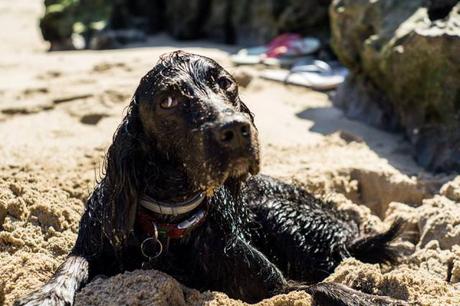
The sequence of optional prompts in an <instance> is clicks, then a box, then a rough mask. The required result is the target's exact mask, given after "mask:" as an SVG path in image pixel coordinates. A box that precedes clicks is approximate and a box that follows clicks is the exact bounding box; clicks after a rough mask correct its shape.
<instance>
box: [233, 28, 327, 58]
mask: <svg viewBox="0 0 460 306" xmlns="http://www.w3.org/2000/svg"><path fill="white" fill-rule="evenodd" d="M319 47H320V42H319V40H318V39H316V38H311V37H306V38H302V37H301V36H300V35H298V34H292V33H286V34H282V35H279V36H277V37H276V38H274V39H273V40H272V41H271V42H270V43H269V44H267V45H266V46H258V47H253V48H246V49H241V50H240V51H238V52H237V53H236V54H234V55H232V56H231V57H230V59H231V61H232V62H233V63H234V64H235V65H254V64H259V63H261V62H262V61H268V63H272V65H279V64H280V61H289V63H291V64H292V62H293V61H295V60H296V59H297V58H298V57H299V56H304V55H306V54H311V53H313V52H315V51H317V50H318V49H319ZM281 57H282V59H280V58H281ZM289 63H286V64H289Z"/></svg>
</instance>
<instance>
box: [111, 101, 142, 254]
mask: <svg viewBox="0 0 460 306" xmlns="http://www.w3.org/2000/svg"><path fill="white" fill-rule="evenodd" d="M141 133H143V132H142V126H141V123H140V119H139V108H138V103H137V101H136V95H134V96H133V98H132V100H131V103H130V105H129V106H128V110H127V114H126V116H125V117H124V119H123V121H122V123H121V124H120V125H119V126H118V128H117V130H116V132H115V134H114V137H113V142H112V144H111V145H110V147H109V149H108V151H107V155H106V159H105V178H104V179H103V183H105V184H106V185H105V188H106V189H105V190H104V191H103V192H104V207H103V211H104V213H103V218H104V220H103V222H102V223H103V229H104V234H105V236H106V237H107V238H108V240H109V241H110V243H111V244H112V245H113V247H114V248H115V249H120V248H121V247H122V246H123V245H125V244H126V243H127V241H128V236H129V235H130V233H131V232H132V230H133V226H134V221H135V216H136V208H137V202H138V196H139V195H138V192H139V190H140V188H141V186H139V185H140V184H141V182H140V171H141V170H140V169H142V165H141V164H142V161H143V159H144V157H143V151H142V150H141V144H140V143H139V141H140V139H141V138H142V136H141V135H140V134H141Z"/></svg>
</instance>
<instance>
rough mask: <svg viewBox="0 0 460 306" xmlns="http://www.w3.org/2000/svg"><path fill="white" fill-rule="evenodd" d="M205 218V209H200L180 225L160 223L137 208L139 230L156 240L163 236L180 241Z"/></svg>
mask: <svg viewBox="0 0 460 306" xmlns="http://www.w3.org/2000/svg"><path fill="white" fill-rule="evenodd" d="M206 216H207V211H206V209H205V208H202V209H198V210H197V211H196V212H195V213H193V214H192V215H191V216H190V217H189V218H187V219H185V220H184V221H181V222H180V223H177V224H176V223H160V222H158V221H157V220H156V218H155V215H154V214H153V213H152V212H150V211H149V210H147V209H145V208H143V207H139V210H138V214H137V222H138V224H139V226H140V228H141V230H142V231H143V232H144V233H146V234H147V235H148V236H150V237H156V238H157V239H158V238H159V237H162V236H163V237H166V238H171V239H180V238H183V237H184V236H186V235H187V234H188V233H190V232H191V231H192V230H193V229H195V228H197V227H198V226H200V225H201V224H202V223H203V222H204V220H205V219H206Z"/></svg>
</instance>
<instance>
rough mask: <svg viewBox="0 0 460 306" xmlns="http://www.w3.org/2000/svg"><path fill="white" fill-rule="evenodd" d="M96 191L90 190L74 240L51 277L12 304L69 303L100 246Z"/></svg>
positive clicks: (85, 278)
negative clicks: (67, 253) (65, 256)
mask: <svg viewBox="0 0 460 306" xmlns="http://www.w3.org/2000/svg"><path fill="white" fill-rule="evenodd" d="M96 199H97V194H95V193H93V195H92V196H91V198H90V199H89V202H88V207H87V209H86V211H85V213H84V214H83V216H82V219H81V222H80V228H79V231H78V237H77V241H76V244H75V246H74V248H73V250H72V252H71V253H70V255H69V256H68V257H67V259H66V260H65V261H64V263H62V264H61V266H60V267H59V268H58V269H57V271H56V272H55V274H54V275H53V277H52V278H51V279H50V280H49V281H48V282H46V283H45V285H43V286H42V287H40V288H38V289H37V290H35V291H33V292H31V293H29V294H28V295H26V296H24V297H23V298H21V299H19V300H17V301H16V302H15V303H14V305H15V306H19V305H21V306H22V305H24V306H25V305H27V306H45V305H46V306H63V305H66V306H67V305H72V304H73V300H74V296H75V293H76V291H77V290H78V289H80V288H81V287H82V286H83V284H85V283H86V282H87V281H88V278H89V277H90V274H91V271H92V274H94V272H95V271H94V270H95V267H94V264H93V263H94V260H95V259H96V258H98V257H99V256H100V255H99V254H100V253H101V248H102V230H101V225H100V223H99V222H98V220H97V218H96V217H95V216H96V212H97V211H98V208H99V206H98V201H96Z"/></svg>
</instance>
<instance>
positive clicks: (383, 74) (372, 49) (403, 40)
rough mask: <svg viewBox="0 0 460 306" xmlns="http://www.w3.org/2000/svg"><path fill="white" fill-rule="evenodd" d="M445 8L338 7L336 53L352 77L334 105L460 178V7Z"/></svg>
mask: <svg viewBox="0 0 460 306" xmlns="http://www.w3.org/2000/svg"><path fill="white" fill-rule="evenodd" d="M441 2H444V4H439V2H436V5H431V6H428V8H427V7H425V6H424V5H425V1H424V0H414V1H371V0H358V1H351V0H336V1H334V2H333V4H332V6H331V8H330V16H331V29H332V45H333V48H334V50H335V52H336V53H337V55H338V57H339V59H340V60H341V61H342V62H343V63H344V64H345V65H346V66H347V67H348V68H350V70H351V71H352V73H351V75H350V77H349V78H348V79H347V81H346V82H345V83H344V84H343V86H342V87H341V89H340V90H339V92H338V94H337V95H336V97H335V99H334V103H335V104H336V105H337V106H339V107H341V108H343V109H344V110H345V112H346V114H347V115H348V116H350V117H353V118H359V119H362V120H365V121H367V122H368V123H371V124H374V125H377V126H380V127H384V128H387V129H392V130H398V129H402V130H403V131H404V132H405V134H406V135H407V136H408V138H409V139H410V141H411V143H412V144H413V145H414V148H415V151H416V154H415V155H416V156H415V157H416V159H417V161H418V163H419V164H421V165H422V166H424V167H426V168H428V169H430V170H435V171H458V170H460V120H459V118H460V70H459V69H458V67H460V57H459V56H458V55H459V54H460V3H458V4H456V5H455V6H454V7H452V6H453V3H452V1H441ZM432 3H435V1H432ZM434 11H436V12H434ZM441 13H443V14H441ZM430 18H431V19H430Z"/></svg>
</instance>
